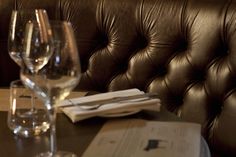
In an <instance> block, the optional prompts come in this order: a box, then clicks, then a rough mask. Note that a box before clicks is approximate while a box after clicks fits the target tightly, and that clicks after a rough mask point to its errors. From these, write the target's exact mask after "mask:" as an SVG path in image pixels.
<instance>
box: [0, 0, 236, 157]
mask: <svg viewBox="0 0 236 157" xmlns="http://www.w3.org/2000/svg"><path fill="white" fill-rule="evenodd" d="M1 2H4V5H3V6H6V5H8V7H7V10H8V12H9V8H10V9H11V8H13V6H12V5H14V4H15V7H16V8H18V9H22V8H29V7H31V8H46V10H47V11H48V13H49V17H50V18H51V19H61V20H68V21H70V22H71V23H72V25H73V28H74V31H75V36H76V38H77V43H78V48H79V53H80V58H81V64H82V70H83V75H82V79H81V81H80V83H79V85H78V87H77V89H83V90H95V91H99V92H106V91H114V90H120V89H126V88H139V89H141V90H144V91H146V92H157V93H158V94H159V95H160V98H161V100H162V103H163V105H165V106H166V107H167V109H168V110H170V111H171V112H174V113H176V114H177V115H178V116H180V117H182V119H184V120H186V121H191V122H197V123H200V124H202V134H203V136H204V137H205V138H206V140H207V142H208V144H209V146H210V148H211V152H212V156H215V157H217V156H222V157H230V156H236V91H235V90H236V81H235V80H236V0H50V1H48V0H43V1H42V0H41V1H39V0H38V1H36V0H18V1H17V3H13V2H12V1H11V2H10V1H7V0H1ZM5 3H6V4H5ZM0 4H3V3H0ZM3 8H4V7H2V6H1V5H0V12H1V13H3V11H2V10H3ZM1 13H0V18H1V21H3V20H5V19H8V17H9V15H8V13H4V14H6V16H5V15H2V14H1ZM3 30H6V25H2V24H1V26H0V31H1V32H3V34H4V35H2V34H0V37H1V43H2V41H3V42H5V40H6V38H7V37H6V32H4V31H3ZM0 46H3V45H1V44H0ZM4 46H5V45H4ZM1 50H2V51H1V63H0V64H1V66H0V70H2V69H4V67H5V65H6V64H8V65H11V66H13V64H14V63H12V62H10V61H9V62H8V63H6V62H3V61H4V59H5V58H8V57H7V55H6V53H7V51H6V49H5V48H4V49H1ZM3 58H4V59H3ZM12 70H14V68H13V69H11V71H12ZM0 72H1V78H0V79H1V82H2V81H4V79H6V77H5V75H6V76H9V75H8V73H4V72H3V74H4V76H2V71H0ZM5 72H6V71H5ZM13 74H15V75H13ZM16 75H17V72H12V76H16ZM7 81H10V79H8V80H7ZM7 81H6V80H5V81H4V83H5V85H6V82H7Z"/></svg>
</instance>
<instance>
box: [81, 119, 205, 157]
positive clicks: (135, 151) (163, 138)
mask: <svg viewBox="0 0 236 157" xmlns="http://www.w3.org/2000/svg"><path fill="white" fill-rule="evenodd" d="M200 130H201V126H200V125H199V124H195V123H185V122H159V121H145V120H138V119H129V120H113V121H109V122H108V123H106V124H105V125H104V126H103V128H102V129H101V130H100V131H99V133H98V134H97V136H96V137H95V139H94V140H93V141H92V143H91V144H90V146H89V147H88V148H87V150H86V151H85V153H84V154H83V156H82V157H95V156H99V157H199V156H200V138H201V135H200Z"/></svg>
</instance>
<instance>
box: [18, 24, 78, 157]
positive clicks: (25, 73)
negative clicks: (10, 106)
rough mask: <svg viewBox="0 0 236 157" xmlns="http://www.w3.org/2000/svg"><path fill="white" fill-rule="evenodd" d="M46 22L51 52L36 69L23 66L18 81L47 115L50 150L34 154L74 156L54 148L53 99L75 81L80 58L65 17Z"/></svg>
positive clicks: (71, 30)
mask: <svg viewBox="0 0 236 157" xmlns="http://www.w3.org/2000/svg"><path fill="white" fill-rule="evenodd" d="M50 24H51V30H52V35H53V47H54V48H53V54H52V55H51V56H50V58H49V60H48V62H47V64H45V65H44V66H43V67H42V68H41V69H40V70H39V71H38V72H37V73H33V72H32V71H30V70H28V69H27V68H25V69H22V70H21V73H20V76H21V79H22V81H23V82H25V84H26V85H27V86H29V87H30V88H32V89H33V90H34V92H35V93H36V95H37V96H38V97H39V98H41V99H42V100H43V101H44V103H45V106H46V108H47V110H48V113H49V117H50V138H51V139H50V140H51V144H50V146H51V148H50V152H45V153H42V154H39V155H38V156H44V157H45V156H50V157H52V156H57V157H62V156H66V157H75V156H76V155H75V154H73V153H70V152H64V151H57V148H56V129H55V121H56V105H57V103H58V102H59V101H61V100H63V99H65V97H66V96H68V95H69V93H70V92H71V91H72V90H73V88H75V87H76V85H77V84H78V82H79V79H80V75H81V68H80V60H79V56H78V50H77V46H76V41H75V37H74V33H73V29H72V26H71V24H70V23H69V22H65V21H52V22H50ZM32 27H34V25H32ZM35 27H37V26H35ZM28 37H30V36H29V35H28ZM27 41H30V40H27ZM40 52H41V51H40ZM28 56H30V55H28ZM23 59H25V58H23Z"/></svg>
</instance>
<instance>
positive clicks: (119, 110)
mask: <svg viewBox="0 0 236 157" xmlns="http://www.w3.org/2000/svg"><path fill="white" fill-rule="evenodd" d="M142 94H144V92H143V91H140V90H138V89H128V90H121V91H115V92H108V93H101V94H96V95H91V96H85V97H80V98H73V99H66V100H64V101H62V102H61V103H60V104H59V105H58V107H61V110H62V111H63V112H64V113H65V114H66V115H67V116H68V117H69V118H70V119H71V120H72V122H77V121H80V120H84V119H87V118H90V117H94V116H102V117H108V116H124V115H129V114H133V113H137V112H139V111H141V110H152V111H153V110H154V111H160V105H161V104H160V99H158V98H152V99H149V98H148V97H142V98H137V99H134V98H133V99H131V100H124V101H119V102H112V101H111V102H110V103H109V102H108V103H106V104H105V105H102V106H100V107H99V108H96V109H93V110H86V109H84V108H82V107H81V106H80V104H81V105H82V104H83V103H87V104H88V103H89V102H91V103H94V101H98V100H105V99H111V98H117V97H127V96H135V95H142ZM73 104H76V105H73Z"/></svg>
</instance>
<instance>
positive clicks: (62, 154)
mask: <svg viewBox="0 0 236 157" xmlns="http://www.w3.org/2000/svg"><path fill="white" fill-rule="evenodd" d="M36 157H77V155H76V154H74V153H71V152H67V151H58V152H56V153H55V154H52V153H51V152H44V153H40V154H38V155H36Z"/></svg>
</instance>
